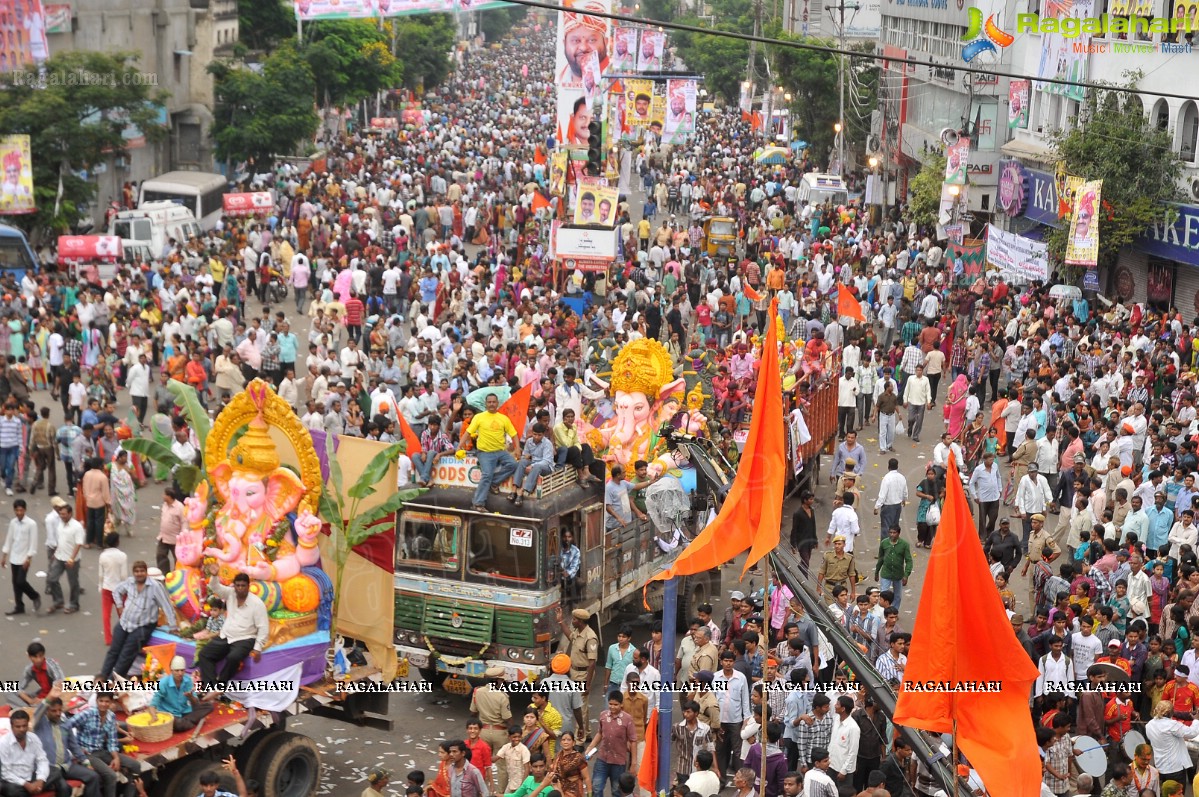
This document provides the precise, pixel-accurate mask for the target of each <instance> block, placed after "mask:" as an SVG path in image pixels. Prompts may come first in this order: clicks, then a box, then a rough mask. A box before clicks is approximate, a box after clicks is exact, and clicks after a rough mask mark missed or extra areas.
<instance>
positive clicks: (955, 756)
mask: <svg viewBox="0 0 1199 797" xmlns="http://www.w3.org/2000/svg"><path fill="white" fill-rule="evenodd" d="M950 738H951V739H952V743H953V750H952V753H951V754H952V755H953V761H951V762H950V766H949V768H950V769H951V770H952V771H953V797H957V795H958V788H959V786H960V785H961V782H962V779H961V778H960V777H959V776H958V720H957V717H954V719H953V733H952V734H951V735H950Z"/></svg>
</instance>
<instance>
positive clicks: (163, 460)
mask: <svg viewBox="0 0 1199 797" xmlns="http://www.w3.org/2000/svg"><path fill="white" fill-rule="evenodd" d="M167 389H168V390H170V391H171V394H172V395H173V396H174V397H175V406H177V407H178V408H179V409H180V411H182V413H183V416H184V417H185V418H187V422H188V425H189V426H190V427H191V428H192V430H193V431H194V432H195V433H196V441H197V442H198V443H199V445H198V446H197V458H198V460H199V461H198V462H197V463H195V464H184V463H182V462H181V461H180V459H179V457H177V456H175V454H174V452H172V451H171V440H172V438H171V432H170V430H171V423H170V419H169V418H168V417H167V416H165V415H162V414H161V413H155V415H154V416H153V417H152V418H151V419H150V429H151V435H152V437H150V438H145V437H135V438H133V439H131V440H125V441H124V442H123V443H122V444H121V445H122V447H123V448H126V449H128V450H129V451H131V452H133V453H134V454H137V455H138V456H141V457H144V458H146V459H148V460H150V461H151V462H153V463H154V464H155V466H156V467H155V473H154V475H155V477H156V478H159V479H165V478H166V477H167V476H168V475H170V472H171V470H172V469H174V472H175V481H177V482H178V483H179V487H180V488H181V489H182V490H183V493H184V495H190V494H191V493H192V492H194V491H195V489H196V486H197V485H199V484H200V482H201V481H203V480H204V479H206V478H207V476H208V471H207V469H206V468H205V465H204V445H205V443H206V441H207V440H208V432H209V431H210V430H211V429H212V419H211V418H209V417H208V411H207V410H206V409H204V405H203V404H201V403H200V396H199V394H198V393H196V389H195V388H194V387H192V386H191V385H187V384H184V383H183V382H180V381H178V380H175V379H172V380H170V381H168V382H167Z"/></svg>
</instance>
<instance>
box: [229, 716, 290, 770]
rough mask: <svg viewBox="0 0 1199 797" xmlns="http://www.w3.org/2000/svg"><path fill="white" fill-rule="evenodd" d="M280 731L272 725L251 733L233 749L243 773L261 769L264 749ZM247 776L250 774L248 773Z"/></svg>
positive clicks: (238, 766)
mask: <svg viewBox="0 0 1199 797" xmlns="http://www.w3.org/2000/svg"><path fill="white" fill-rule="evenodd" d="M279 733H281V731H280V730H279V729H278V728H277V727H274V726H272V727H270V728H267V729H265V730H260V731H258V732H257V733H252V734H250V736H249V737H248V738H247V739H246V740H245V741H244V742H242V743H241V745H239V746H238V747H237V748H236V749H235V750H234V751H233V755H234V757H235V758H236V759H237V768H238V769H240V770H241V771H242V772H243V773H249V772H257V771H258V770H259V769H261V762H262V751H263V749H264V748H265V747H266V746H267V743H268V742H270V741H271V740H273V739H274V738H275V737H276V736H277V735H278V734H279ZM247 777H250V776H249V775H247Z"/></svg>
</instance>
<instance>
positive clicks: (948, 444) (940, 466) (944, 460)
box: [933, 432, 965, 479]
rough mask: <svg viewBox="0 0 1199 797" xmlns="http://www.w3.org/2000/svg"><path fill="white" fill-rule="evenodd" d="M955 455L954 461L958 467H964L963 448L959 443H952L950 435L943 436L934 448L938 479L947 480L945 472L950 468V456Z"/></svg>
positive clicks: (954, 441) (946, 433)
mask: <svg viewBox="0 0 1199 797" xmlns="http://www.w3.org/2000/svg"><path fill="white" fill-rule="evenodd" d="M950 453H952V454H953V458H954V461H955V462H957V464H958V467H959V468H960V467H962V463H963V462H965V458H964V457H963V456H962V446H961V444H960V443H958V441H956V440H953V441H950V439H949V433H948V432H943V433H942V434H941V442H939V443H937V444H936V445H935V446H933V469H934V470H936V471H937V477H938V478H940V479H944V478H945V471H946V470H948V468H949V455H950Z"/></svg>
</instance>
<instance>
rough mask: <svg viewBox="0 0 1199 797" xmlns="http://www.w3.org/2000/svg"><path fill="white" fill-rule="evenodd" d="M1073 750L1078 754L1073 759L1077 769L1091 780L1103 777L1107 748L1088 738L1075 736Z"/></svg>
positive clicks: (1105, 768) (1105, 767) (1105, 769)
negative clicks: (1091, 778) (1076, 763)
mask: <svg viewBox="0 0 1199 797" xmlns="http://www.w3.org/2000/svg"><path fill="white" fill-rule="evenodd" d="M1074 749H1075V750H1078V751H1079V753H1078V755H1076V756H1075V757H1074V760H1075V761H1077V762H1078V768H1079V769H1081V770H1082V771H1083V772H1085V773H1087V774H1088V775H1090V776H1091V777H1093V778H1101V777H1103V773H1104V772H1106V771H1107V753H1106V752H1105V751H1106V749H1107V746H1106V745H1104V744H1102V743H1100V742H1099V741H1098V740H1097V739H1094V738H1093V737H1090V736H1075V737H1074Z"/></svg>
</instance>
